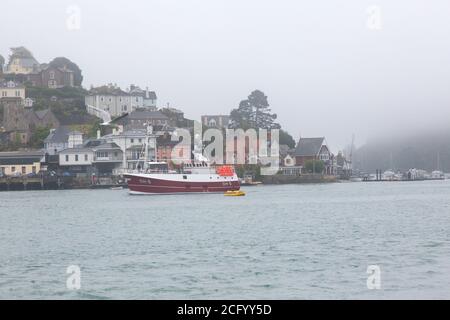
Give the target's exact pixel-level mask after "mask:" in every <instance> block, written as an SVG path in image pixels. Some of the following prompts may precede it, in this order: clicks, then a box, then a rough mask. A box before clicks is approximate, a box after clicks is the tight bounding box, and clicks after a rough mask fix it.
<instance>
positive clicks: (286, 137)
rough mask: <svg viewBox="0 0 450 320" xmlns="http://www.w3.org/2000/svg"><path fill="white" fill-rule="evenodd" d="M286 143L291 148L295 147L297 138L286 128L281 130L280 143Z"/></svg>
mask: <svg viewBox="0 0 450 320" xmlns="http://www.w3.org/2000/svg"><path fill="white" fill-rule="evenodd" d="M282 144H285V145H287V146H288V147H289V148H295V140H294V138H292V136H291V135H290V134H289V133H288V132H287V131H284V130H280V145H282Z"/></svg>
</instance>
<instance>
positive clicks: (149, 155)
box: [101, 126, 158, 173]
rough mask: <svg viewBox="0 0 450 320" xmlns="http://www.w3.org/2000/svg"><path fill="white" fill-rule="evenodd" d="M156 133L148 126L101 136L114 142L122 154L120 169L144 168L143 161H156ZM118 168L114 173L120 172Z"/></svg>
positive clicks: (109, 141) (114, 131) (105, 140)
mask: <svg viewBox="0 0 450 320" xmlns="http://www.w3.org/2000/svg"><path fill="white" fill-rule="evenodd" d="M157 137H158V135H157V134H156V133H154V132H153V128H152V127H151V126H149V127H148V128H147V129H135V130H126V131H123V132H121V131H119V130H116V129H114V130H113V133H111V134H108V135H105V136H103V137H101V140H102V141H104V142H106V143H115V144H116V145H117V146H118V147H119V148H120V150H121V151H122V152H123V154H124V156H123V158H122V165H121V167H120V170H121V171H126V170H136V169H141V168H144V163H145V161H146V160H147V161H156V160H157V158H156V156H157V155H156V146H157V143H156V139H157ZM120 170H119V169H117V170H116V173H120V172H119V171H120Z"/></svg>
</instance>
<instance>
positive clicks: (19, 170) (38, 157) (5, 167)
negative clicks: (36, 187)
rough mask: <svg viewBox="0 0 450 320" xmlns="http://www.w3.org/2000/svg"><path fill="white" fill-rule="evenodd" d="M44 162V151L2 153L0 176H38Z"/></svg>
mask: <svg viewBox="0 0 450 320" xmlns="http://www.w3.org/2000/svg"><path fill="white" fill-rule="evenodd" d="M43 161H44V152H43V151H12V152H0V176H22V175H30V174H32V175H34V174H37V173H39V171H40V170H41V162H43Z"/></svg>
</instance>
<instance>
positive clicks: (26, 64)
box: [19, 58, 39, 68]
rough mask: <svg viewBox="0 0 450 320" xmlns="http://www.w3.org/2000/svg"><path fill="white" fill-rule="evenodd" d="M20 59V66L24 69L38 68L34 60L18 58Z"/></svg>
mask: <svg viewBox="0 0 450 320" xmlns="http://www.w3.org/2000/svg"><path fill="white" fill-rule="evenodd" d="M19 59H20V65H21V66H22V67H25V68H31V67H34V66H39V62H37V61H36V59H34V58H19Z"/></svg>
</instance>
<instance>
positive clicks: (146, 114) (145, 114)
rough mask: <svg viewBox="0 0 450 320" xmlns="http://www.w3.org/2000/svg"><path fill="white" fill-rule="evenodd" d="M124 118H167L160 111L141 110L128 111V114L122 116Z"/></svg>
mask: <svg viewBox="0 0 450 320" xmlns="http://www.w3.org/2000/svg"><path fill="white" fill-rule="evenodd" d="M124 119H125V120H147V119H161V120H168V119H169V118H168V117H167V116H166V115H165V114H163V113H162V112H160V111H141V110H136V111H133V112H130V113H129V114H128V116H126V117H125V118H124Z"/></svg>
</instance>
